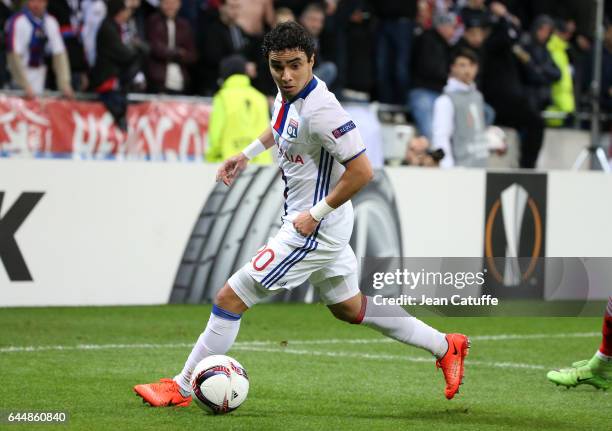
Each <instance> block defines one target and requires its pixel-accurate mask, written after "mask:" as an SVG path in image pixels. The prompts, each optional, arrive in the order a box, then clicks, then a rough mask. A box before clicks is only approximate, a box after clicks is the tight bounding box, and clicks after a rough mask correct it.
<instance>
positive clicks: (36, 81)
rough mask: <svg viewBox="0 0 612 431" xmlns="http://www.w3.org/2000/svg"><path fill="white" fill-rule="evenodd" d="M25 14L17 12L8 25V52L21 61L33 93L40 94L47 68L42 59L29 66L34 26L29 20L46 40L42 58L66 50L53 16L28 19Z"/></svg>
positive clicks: (42, 89)
mask: <svg viewBox="0 0 612 431" xmlns="http://www.w3.org/2000/svg"><path fill="white" fill-rule="evenodd" d="M26 14H27V12H26V11H23V12H19V13H17V14H16V15H15V16H13V17H12V18H11V20H10V21H9V23H8V29H7V30H8V51H10V52H14V53H15V54H17V56H18V57H19V58H20V59H21V62H22V64H23V66H24V71H25V75H26V79H27V80H28V82H29V84H30V86H31V87H32V90H33V91H34V93H36V94H40V93H42V92H43V91H44V89H45V79H46V76H47V66H46V65H45V61H44V58H42V59H40V61H39V62H38V63H39V64H38V65H36V66H35V67H33V65H32V64H31V63H32V62H31V60H32V59H31V58H30V56H31V47H30V44H31V43H32V36H33V32H34V26H33V25H32V22H31V21H30V20H31V19H33V20H35V21H36V22H37V23H40V25H41V28H42V30H43V32H44V37H46V39H47V43H46V44H45V52H44V53H41V56H44V54H51V55H57V54H61V53H63V52H64V51H66V48H65V47H64V40H63V39H62V34H61V33H60V28H59V24H58V23H57V20H56V19H55V18H54V17H53V16H51V15H49V14H45V15H44V18H42V19H39V18H34V17H32V16H31V15H30V17H28V16H27V15H26ZM41 36H42V35H41Z"/></svg>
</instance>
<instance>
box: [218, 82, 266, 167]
mask: <svg viewBox="0 0 612 431" xmlns="http://www.w3.org/2000/svg"><path fill="white" fill-rule="evenodd" d="M269 126H270V109H269V107H268V101H267V99H266V96H264V95H263V94H262V93H260V92H259V91H257V90H256V89H255V88H253V87H252V86H251V81H250V79H249V77H248V76H246V75H232V76H230V77H228V78H227V79H226V80H225V81H224V82H223V85H222V87H221V89H220V90H219V91H218V92H217V94H215V96H214V97H213V107H212V113H211V114H210V123H209V127H208V147H207V148H206V160H207V161H209V162H221V161H223V160H226V159H227V158H229V157H231V156H235V155H236V154H238V153H239V152H240V151H242V150H243V149H244V148H245V147H246V146H247V145H249V144H250V143H251V142H252V141H253V140H254V139H256V138H257V137H258V136H259V135H261V133H263V131H264V130H265V129H266V127H269ZM251 162H252V163H258V164H270V163H272V154H271V153H270V151H265V152H263V153H262V154H260V155H258V156H257V157H255V158H254V159H253V160H252V161H251Z"/></svg>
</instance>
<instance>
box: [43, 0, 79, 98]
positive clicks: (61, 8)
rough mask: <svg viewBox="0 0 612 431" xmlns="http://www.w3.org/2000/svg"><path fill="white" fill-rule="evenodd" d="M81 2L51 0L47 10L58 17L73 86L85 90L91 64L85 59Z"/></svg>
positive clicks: (75, 88)
mask: <svg viewBox="0 0 612 431" xmlns="http://www.w3.org/2000/svg"><path fill="white" fill-rule="evenodd" d="M81 3H82V2H81V0H77V1H68V0H56V1H51V2H49V6H48V7H47V11H48V12H49V13H50V14H51V15H53V16H54V17H55V19H57V22H58V24H59V25H60V32H61V33H62V38H63V39H64V45H65V46H66V51H67V53H68V61H69V62H70V72H71V76H72V88H74V90H75V91H85V90H86V89H87V87H88V86H89V82H88V79H87V72H88V69H89V66H88V64H87V60H86V59H85V49H84V48H83V40H82V38H81V28H82V27H83V12H82V10H81Z"/></svg>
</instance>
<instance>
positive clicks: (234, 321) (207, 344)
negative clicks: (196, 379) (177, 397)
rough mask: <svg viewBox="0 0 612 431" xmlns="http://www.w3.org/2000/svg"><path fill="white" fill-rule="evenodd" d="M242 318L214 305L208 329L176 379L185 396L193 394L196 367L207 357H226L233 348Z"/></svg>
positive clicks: (201, 335)
mask: <svg viewBox="0 0 612 431" xmlns="http://www.w3.org/2000/svg"><path fill="white" fill-rule="evenodd" d="M240 317H241V315H240V314H235V313H231V312H229V311H226V310H224V309H222V308H220V307H217V306H216V305H213V311H212V313H211V314H210V318H209V319H208V324H207V325H206V329H204V332H202V334H200V337H199V338H198V341H196V343H195V345H194V346H193V349H192V350H191V353H190V354H189V357H188V358H187V361H186V362H185V366H184V367H183V371H181V373H180V374H178V375H177V376H175V377H174V381H175V382H177V383H178V385H179V387H180V388H181V394H182V395H183V396H188V395H190V394H191V385H190V383H189V380H190V379H191V373H192V372H193V369H194V368H195V367H196V365H198V363H199V362H200V361H201V360H202V359H204V358H206V357H207V356H211V355H224V354H225V353H226V352H227V351H228V350H229V349H230V347H232V344H234V340H236V336H237V335H238V330H239V329H240Z"/></svg>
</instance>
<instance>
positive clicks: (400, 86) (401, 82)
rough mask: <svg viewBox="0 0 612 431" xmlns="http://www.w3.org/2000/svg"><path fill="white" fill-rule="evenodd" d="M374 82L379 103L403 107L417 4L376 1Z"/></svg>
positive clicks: (392, 0)
mask: <svg viewBox="0 0 612 431" xmlns="http://www.w3.org/2000/svg"><path fill="white" fill-rule="evenodd" d="M371 7H372V12H373V13H374V14H375V15H376V16H377V17H378V28H377V30H376V82H377V86H376V88H377V91H378V100H379V101H380V102H382V103H399V104H402V105H403V104H404V103H406V100H405V98H406V93H407V91H408V89H409V88H410V80H411V79H410V78H411V77H410V68H411V65H410V62H411V53H412V43H413V33H414V23H415V18H416V14H417V0H402V1H396V0H376V1H373V2H371Z"/></svg>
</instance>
